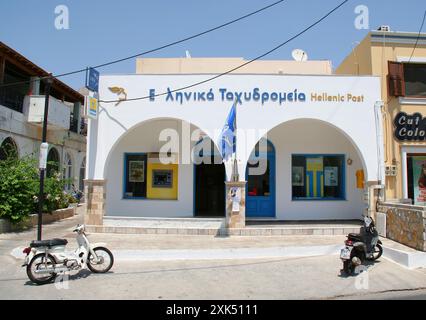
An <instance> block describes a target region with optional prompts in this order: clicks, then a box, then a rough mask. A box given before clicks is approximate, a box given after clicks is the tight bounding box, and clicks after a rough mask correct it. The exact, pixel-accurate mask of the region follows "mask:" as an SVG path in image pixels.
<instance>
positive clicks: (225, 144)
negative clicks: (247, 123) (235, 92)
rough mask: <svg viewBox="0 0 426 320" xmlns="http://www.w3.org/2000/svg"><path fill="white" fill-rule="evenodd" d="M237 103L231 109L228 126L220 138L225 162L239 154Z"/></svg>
mask: <svg viewBox="0 0 426 320" xmlns="http://www.w3.org/2000/svg"><path fill="white" fill-rule="evenodd" d="M236 132H237V103H234V105H233V106H232V108H231V112H230V113H229V115H228V119H227V120H226V124H225V126H224V128H223V130H222V133H221V135H220V137H219V143H218V145H219V148H220V150H219V151H220V153H221V155H222V158H223V160H224V161H228V160H229V158H230V157H232V155H233V154H234V153H236V152H237V137H236Z"/></svg>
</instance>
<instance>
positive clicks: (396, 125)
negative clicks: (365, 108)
mask: <svg viewBox="0 0 426 320" xmlns="http://www.w3.org/2000/svg"><path fill="white" fill-rule="evenodd" d="M380 30H387V28H383V29H380ZM416 43H417V44H416ZM414 48H415V50H414ZM336 73H337V74H341V75H373V76H379V77H380V78H381V80H382V100H383V101H384V108H383V117H384V121H383V122H384V144H385V147H384V149H385V154H384V162H385V164H386V200H387V201H398V202H401V201H403V202H409V203H413V204H422V205H425V203H426V177H425V174H426V170H425V169H424V168H426V140H425V139H426V120H425V118H424V117H426V110H425V108H426V34H425V33H423V34H420V36H419V34H418V33H412V32H392V31H373V32H370V33H369V34H368V35H367V36H366V38H365V39H364V40H362V42H361V43H360V44H359V45H358V46H357V47H356V48H354V50H353V52H352V53H351V54H350V55H349V56H348V57H347V58H346V59H345V60H344V61H343V62H342V64H341V65H340V66H339V67H338V68H337V70H336ZM407 199H409V200H408V201H407Z"/></svg>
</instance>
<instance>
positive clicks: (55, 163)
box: [46, 147, 60, 178]
mask: <svg viewBox="0 0 426 320" xmlns="http://www.w3.org/2000/svg"><path fill="white" fill-rule="evenodd" d="M59 169H60V156H59V152H58V150H57V149H56V148H55V147H52V148H51V149H50V150H49V153H48V155H47V168H46V175H47V177H48V178H52V177H53V176H54V174H55V173H58V172H59Z"/></svg>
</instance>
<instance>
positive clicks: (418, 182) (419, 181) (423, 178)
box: [413, 157, 426, 204]
mask: <svg viewBox="0 0 426 320" xmlns="http://www.w3.org/2000/svg"><path fill="white" fill-rule="evenodd" d="M413 182H414V202H415V203H416V204H425V203H426V157H413Z"/></svg>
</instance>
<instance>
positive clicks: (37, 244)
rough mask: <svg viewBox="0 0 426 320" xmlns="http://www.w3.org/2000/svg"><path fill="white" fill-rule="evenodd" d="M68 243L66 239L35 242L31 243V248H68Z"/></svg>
mask: <svg viewBox="0 0 426 320" xmlns="http://www.w3.org/2000/svg"><path fill="white" fill-rule="evenodd" d="M67 244H68V241H67V240H65V239H53V240H43V241H33V242H31V245H30V246H31V248H44V247H47V248H51V247H56V246H66V245H67Z"/></svg>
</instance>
